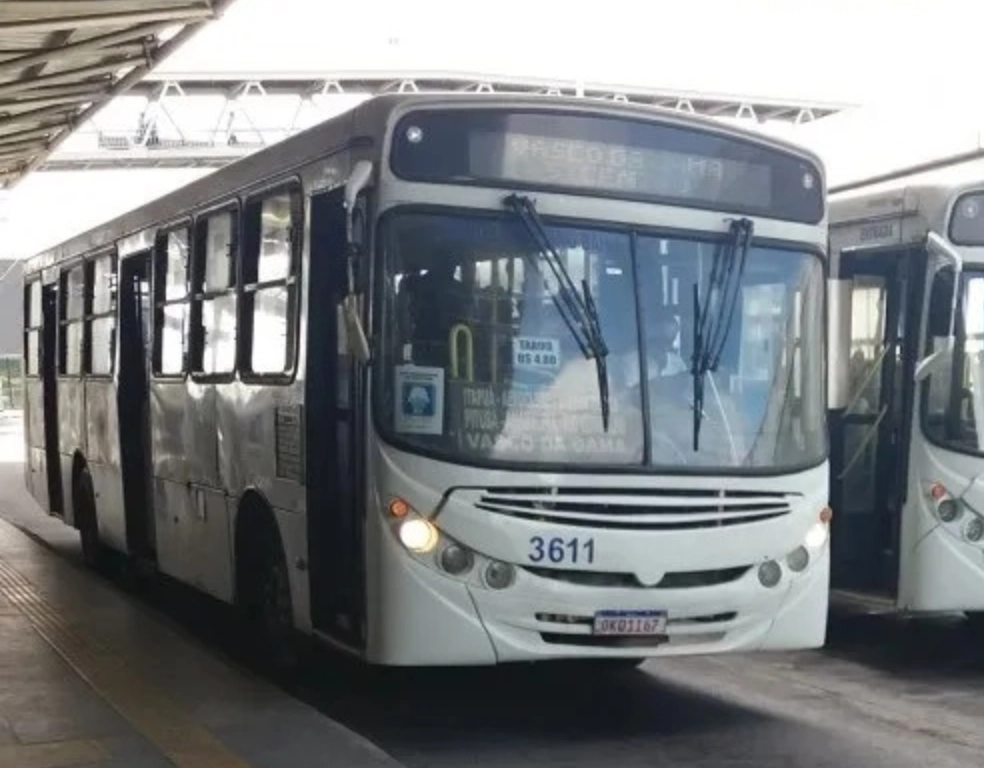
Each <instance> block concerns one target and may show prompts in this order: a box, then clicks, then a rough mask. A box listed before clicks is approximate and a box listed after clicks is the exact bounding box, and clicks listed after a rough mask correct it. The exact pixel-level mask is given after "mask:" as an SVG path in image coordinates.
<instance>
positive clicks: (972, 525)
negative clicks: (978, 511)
mask: <svg viewBox="0 0 984 768" xmlns="http://www.w3.org/2000/svg"><path fill="white" fill-rule="evenodd" d="M964 536H966V537H967V540H968V541H980V540H981V539H984V520H982V519H981V518H979V517H978V516H977V515H974V516H973V517H972V518H971V519H970V520H969V521H968V522H967V527H966V528H965V529H964Z"/></svg>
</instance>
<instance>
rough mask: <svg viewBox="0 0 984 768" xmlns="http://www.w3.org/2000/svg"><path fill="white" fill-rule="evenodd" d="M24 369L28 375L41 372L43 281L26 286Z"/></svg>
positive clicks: (36, 281) (35, 374) (35, 281)
mask: <svg viewBox="0 0 984 768" xmlns="http://www.w3.org/2000/svg"><path fill="white" fill-rule="evenodd" d="M24 329H25V330H24V356H25V364H24V371H25V373H26V374H27V375H28V376H37V375H38V374H39V373H40V372H41V281H40V280H34V281H32V282H31V283H28V285H27V286H26V287H25V288H24Z"/></svg>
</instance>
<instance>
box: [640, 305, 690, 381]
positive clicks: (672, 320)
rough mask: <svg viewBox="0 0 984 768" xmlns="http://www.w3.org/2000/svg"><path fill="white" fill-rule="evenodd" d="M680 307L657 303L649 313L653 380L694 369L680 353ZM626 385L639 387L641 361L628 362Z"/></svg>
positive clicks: (647, 352)
mask: <svg viewBox="0 0 984 768" xmlns="http://www.w3.org/2000/svg"><path fill="white" fill-rule="evenodd" d="M678 310H679V307H672V306H666V305H662V304H653V305H650V306H649V307H647V308H646V310H645V340H646V347H645V349H644V353H645V356H646V369H647V373H648V377H649V380H650V381H652V380H653V379H658V378H662V377H665V376H677V375H679V374H681V373H686V372H688V371H689V370H690V367H689V366H688V365H687V364H686V363H685V362H684V360H683V358H682V357H680V354H679V352H678V351H677V339H678V338H679V336H680V322H679V320H678V319H677V315H676V312H677V311H678ZM624 365H625V384H626V386H628V387H636V386H639V375H640V372H639V366H638V364H637V362H635V361H631V360H625V361H624Z"/></svg>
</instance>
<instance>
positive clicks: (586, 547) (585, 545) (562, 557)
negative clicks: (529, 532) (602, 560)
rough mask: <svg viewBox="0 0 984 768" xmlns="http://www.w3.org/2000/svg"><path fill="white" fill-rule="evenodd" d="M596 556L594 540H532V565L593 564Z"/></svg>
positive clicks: (540, 538) (534, 537)
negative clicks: (544, 563) (545, 562)
mask: <svg viewBox="0 0 984 768" xmlns="http://www.w3.org/2000/svg"><path fill="white" fill-rule="evenodd" d="M594 556H595V544H594V539H578V538H573V539H564V538H562V537H560V536H554V537H552V538H549V539H548V538H544V537H543V536H533V537H532V538H530V553H529V559H530V562H531V563H542V562H544V561H545V560H548V561H550V562H551V563H579V562H580V563H593V562H594Z"/></svg>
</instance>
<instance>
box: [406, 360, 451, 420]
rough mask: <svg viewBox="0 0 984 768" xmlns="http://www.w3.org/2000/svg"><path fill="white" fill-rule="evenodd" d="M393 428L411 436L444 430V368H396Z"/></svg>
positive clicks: (417, 366) (409, 366)
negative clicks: (396, 398)
mask: <svg viewBox="0 0 984 768" xmlns="http://www.w3.org/2000/svg"><path fill="white" fill-rule="evenodd" d="M395 374H396V392H397V394H398V396H399V401H398V402H397V404H396V431H397V432H403V433H404V434H414V435H441V434H443V433H444V369H443V368H430V367H424V366H420V365H400V366H397V367H396V371H395Z"/></svg>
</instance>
